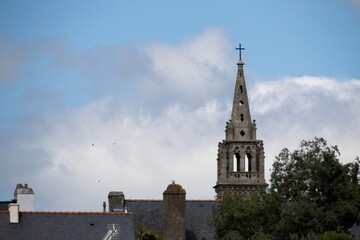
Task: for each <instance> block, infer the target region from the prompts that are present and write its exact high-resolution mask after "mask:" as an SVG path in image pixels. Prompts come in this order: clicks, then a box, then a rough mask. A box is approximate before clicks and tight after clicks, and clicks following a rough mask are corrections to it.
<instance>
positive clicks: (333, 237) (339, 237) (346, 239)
mask: <svg viewBox="0 0 360 240" xmlns="http://www.w3.org/2000/svg"><path fill="white" fill-rule="evenodd" d="M351 239H352V238H351V237H350V236H349V235H347V234H345V233H336V232H326V233H324V234H323V235H322V236H321V237H320V240H351Z"/></svg>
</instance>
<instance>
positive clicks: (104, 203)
mask: <svg viewBox="0 0 360 240" xmlns="http://www.w3.org/2000/svg"><path fill="white" fill-rule="evenodd" d="M103 212H106V202H103Z"/></svg>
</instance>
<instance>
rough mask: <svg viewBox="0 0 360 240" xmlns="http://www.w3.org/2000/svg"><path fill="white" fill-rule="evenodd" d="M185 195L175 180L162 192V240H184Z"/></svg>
mask: <svg viewBox="0 0 360 240" xmlns="http://www.w3.org/2000/svg"><path fill="white" fill-rule="evenodd" d="M185 195H186V192H185V190H184V189H183V188H182V186H181V185H179V184H176V183H175V181H172V183H171V184H169V185H168V187H167V188H166V190H165V191H164V193H163V199H164V229H163V240H185Z"/></svg>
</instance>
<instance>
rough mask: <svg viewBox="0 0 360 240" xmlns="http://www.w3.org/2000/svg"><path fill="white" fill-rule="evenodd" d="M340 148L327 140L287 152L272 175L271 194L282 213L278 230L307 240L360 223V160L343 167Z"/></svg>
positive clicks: (316, 139) (320, 140) (278, 160)
mask: <svg viewBox="0 0 360 240" xmlns="http://www.w3.org/2000/svg"><path fill="white" fill-rule="evenodd" d="M339 155H340V152H339V150H338V148H337V146H331V147H329V146H327V142H326V140H324V139H323V138H315V139H314V140H309V141H302V142H301V144H300V148H299V149H298V150H295V151H294V152H292V153H291V152H290V151H289V150H288V149H286V148H285V149H283V150H282V151H281V152H280V154H279V155H278V156H277V157H276V161H275V162H274V164H273V171H272V174H271V180H270V181H271V188H270V194H276V195H278V197H279V199H280V203H281V205H279V206H281V208H282V211H281V215H280V222H279V224H278V225H277V226H276V228H275V229H276V230H277V231H278V233H279V234H281V232H280V231H281V230H283V231H285V232H286V235H288V234H289V233H291V234H296V235H297V236H299V237H305V236H307V235H308V234H310V233H317V234H320V233H323V232H325V231H337V232H347V231H348V229H349V228H350V227H351V226H352V225H353V224H354V222H356V221H357V219H358V213H359V210H360V189H359V186H358V181H357V172H358V170H359V160H358V159H357V161H355V162H353V163H348V164H345V165H343V164H341V163H340V162H339V159H338V156H339Z"/></svg>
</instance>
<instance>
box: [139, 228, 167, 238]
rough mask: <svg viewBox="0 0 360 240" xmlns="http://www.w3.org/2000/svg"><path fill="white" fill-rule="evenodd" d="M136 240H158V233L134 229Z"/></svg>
mask: <svg viewBox="0 0 360 240" xmlns="http://www.w3.org/2000/svg"><path fill="white" fill-rule="evenodd" d="M135 233H136V234H135V235H136V240H160V239H161V237H160V232H159V231H156V230H147V229H145V228H143V227H137V228H136V232H135Z"/></svg>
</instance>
